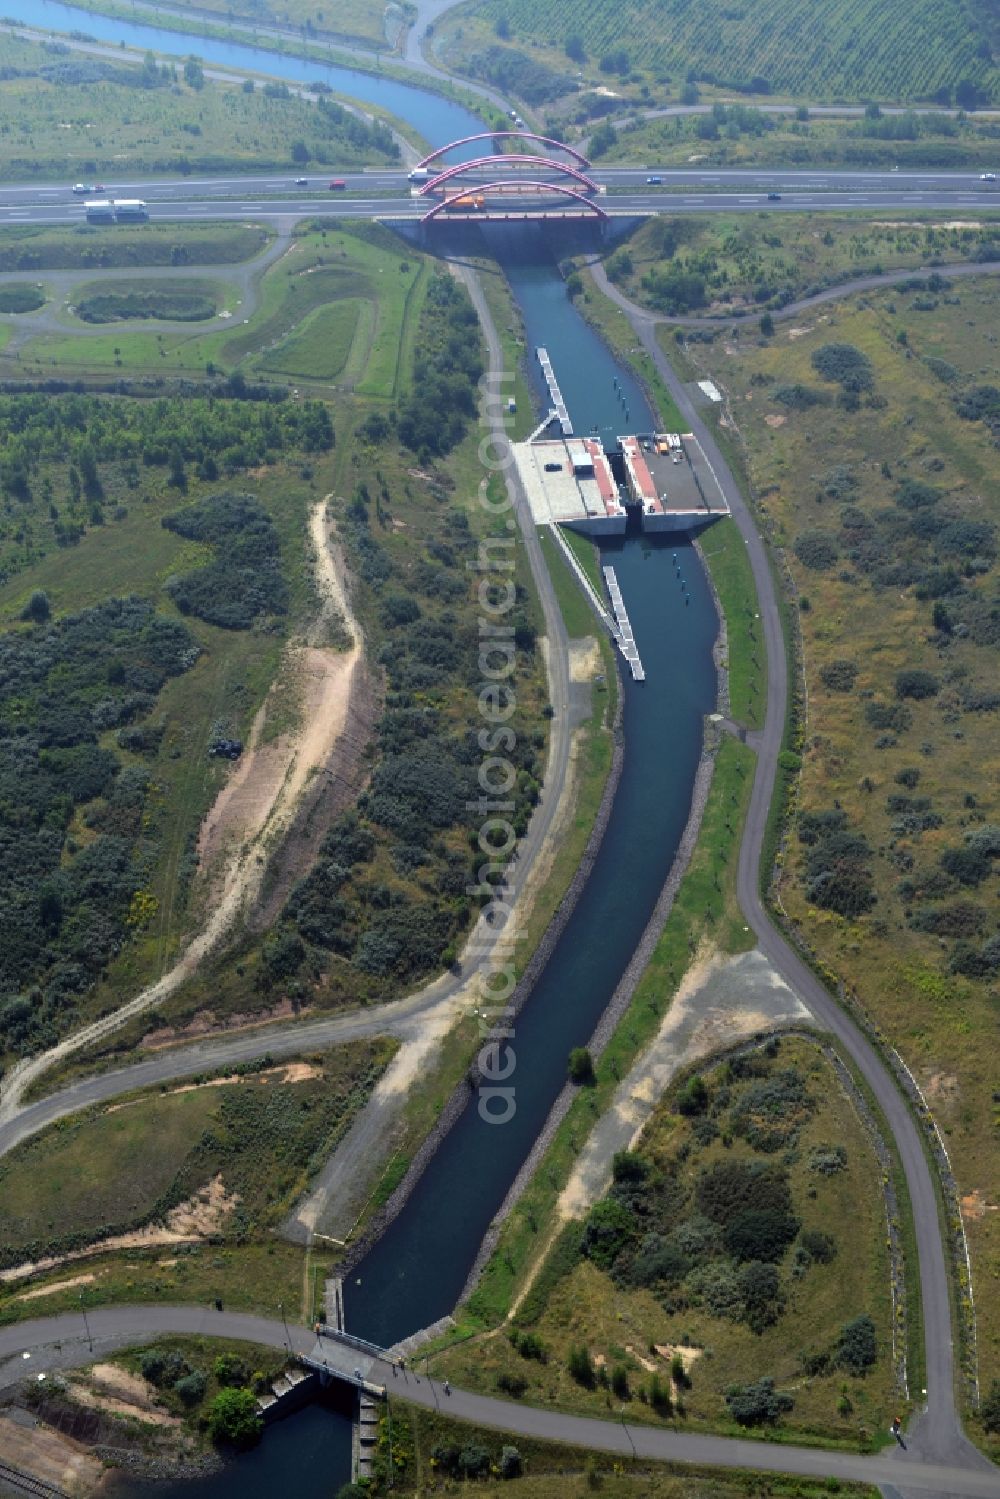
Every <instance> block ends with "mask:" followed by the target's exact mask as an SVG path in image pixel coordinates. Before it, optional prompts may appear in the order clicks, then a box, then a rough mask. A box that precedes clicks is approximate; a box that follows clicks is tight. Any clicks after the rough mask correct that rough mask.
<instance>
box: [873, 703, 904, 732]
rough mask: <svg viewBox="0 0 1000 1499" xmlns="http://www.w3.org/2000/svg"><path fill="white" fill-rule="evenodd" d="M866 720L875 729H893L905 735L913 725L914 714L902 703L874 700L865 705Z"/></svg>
mask: <svg viewBox="0 0 1000 1499" xmlns="http://www.w3.org/2000/svg"><path fill="white" fill-rule="evenodd" d="M865 718H866V719H867V720H868V722H869V723H870V724H871V726H872V728H873V729H892V730H893V731H894V732H895V733H897V734H903V733H905V732H906V730H907V729H908V728H910V727H911V725H912V723H913V714H912V713H911V712H910V709H909V708H907V707H905V706H904V704H902V703H882V702H879V701H877V700H876V699H873V700H872V701H870V702H867V703H865Z"/></svg>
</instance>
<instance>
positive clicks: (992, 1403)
mask: <svg viewBox="0 0 1000 1499" xmlns="http://www.w3.org/2000/svg"><path fill="white" fill-rule="evenodd" d="M979 1419H980V1421H982V1423H983V1430H984V1431H988V1432H990V1433H992V1434H993V1435H996V1433H997V1432H1000V1380H998V1379H995V1380H994V1381H993V1383H992V1384H991V1385H990V1390H989V1394H988V1395H984V1396H983V1400H982V1404H981V1405H980V1407H979Z"/></svg>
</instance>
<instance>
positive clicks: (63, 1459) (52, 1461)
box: [0, 1411, 104, 1495]
mask: <svg viewBox="0 0 1000 1499" xmlns="http://www.w3.org/2000/svg"><path fill="white" fill-rule="evenodd" d="M25 1414H26V1413H23V1412H21V1411H18V1413H17V1418H15V1417H14V1416H13V1415H12V1414H6V1413H5V1414H2V1415H0V1452H2V1453H3V1457H4V1461H5V1462H8V1463H10V1465H11V1467H13V1468H17V1469H18V1470H19V1471H20V1472H22V1473H30V1474H31V1475H32V1476H33V1477H34V1478H37V1479H39V1480H40V1481H41V1482H42V1483H47V1484H50V1485H51V1486H52V1488H54V1489H58V1490H60V1491H61V1492H62V1493H64V1494H73V1495H81V1494H91V1493H93V1492H94V1491H95V1489H96V1488H97V1485H98V1484H99V1483H100V1481H101V1479H102V1478H103V1476H104V1464H103V1463H101V1462H100V1461H99V1460H98V1459H97V1458H96V1457H93V1456H91V1454H90V1453H89V1452H88V1451H87V1449H86V1448H85V1447H84V1446H82V1445H81V1443H79V1442H74V1441H73V1439H72V1437H66V1436H63V1435H62V1433H61V1432H57V1431H53V1430H52V1429H51V1428H50V1427H48V1426H45V1425H44V1424H43V1423H42V1422H41V1421H34V1420H24V1421H23V1422H22V1419H21V1417H22V1416H24V1415H25Z"/></svg>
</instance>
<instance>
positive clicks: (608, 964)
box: [4, 0, 717, 1499]
mask: <svg viewBox="0 0 1000 1499" xmlns="http://www.w3.org/2000/svg"><path fill="white" fill-rule="evenodd" d="M4 4H5V6H6V10H5V15H6V16H8V17H11V18H13V19H16V20H20V21H22V22H24V23H26V24H31V25H33V26H40V25H44V26H48V27H52V28H59V29H62V30H77V31H86V32H88V33H89V34H90V35H92V36H95V37H98V38H99V39H101V40H107V41H114V42H117V41H119V40H123V41H125V42H126V43H129V44H130V45H133V46H137V47H143V48H145V47H151V48H153V49H155V50H157V51H160V52H166V53H174V54H177V55H184V54H186V53H189V52H193V53H196V54H197V55H199V56H200V57H201V58H202V59H203V60H204V61H205V62H215V63H219V64H225V65H227V66H229V67H233V68H246V69H252V70H255V71H259V72H265V73H269V74H271V75H272V76H275V77H278V78H284V79H287V80H288V81H290V82H309V81H310V80H315V79H320V78H321V79H323V81H325V82H327V83H329V85H330V87H331V88H334V89H336V91H337V92H339V93H343V94H347V95H349V96H351V97H353V98H356V99H359V100H361V101H363V102H370V103H379V104H382V105H384V107H385V108H386V109H389V110H390V111H392V112H393V113H394V114H397V115H398V116H400V117H401V118H403V119H405V120H407V121H408V122H409V123H410V124H412V125H414V126H415V127H416V128H417V129H418V130H419V131H420V132H421V134H422V135H423V136H424V137H425V139H427V140H428V141H429V142H430V143H431V144H432V145H435V146H436V145H443V144H445V143H446V142H447V141H448V140H452V139H456V138H458V137H461V136H465V135H469V134H472V133H474V132H475V131H476V130H477V129H479V128H481V122H480V121H479V120H478V119H477V118H476V117H475V116H474V115H472V114H470V113H469V112H468V111H467V110H464V109H462V108H461V106H458V105H455V104H452V103H451V102H450V101H448V100H445V99H442V98H440V97H439V96H437V95H435V94H432V93H429V92H427V91H425V90H422V89H419V88H416V87H413V86H410V85H404V84H399V83H395V82H391V81H389V80H386V79H380V78H377V77H372V76H371V75H368V74H364V73H359V72H356V71H354V70H351V69H346V68H335V67H324V66H323V65H322V64H319V63H312V62H304V61H302V60H301V59H295V58H291V57H286V56H284V55H283V54H280V53H275V52H270V51H268V50H267V49H264V48H259V49H258V48H252V47H244V46H239V45H234V44H230V43H226V42H218V41H209V40H208V39H206V38H201V37H189V36H184V35H182V34H180V33H177V32H171V31H164V30H160V29H158V28H156V27H151V26H146V25H141V24H137V23H133V22H120V21H111V20H108V19H106V18H104V17H99V16H93V15H91V14H90V13H89V12H86V11H81V10H77V9H75V8H74V7H72V6H66V5H62V4H57V3H53V0H41V3H39V0H4ZM483 234H484V250H485V252H486V253H489V254H492V255H493V256H494V257H495V258H496V259H497V260H498V261H499V262H500V263H501V264H502V265H503V268H504V271H505V272H506V274H507V277H508V279H509V281H510V284H511V287H512V290H513V293H514V296H515V297H516V299H517V301H518V303H519V305H520V308H521V312H522V316H523V319H524V326H525V333H526V338H527V343H528V346H529V348H531V349H534V348H536V347H538V346H541V345H544V346H545V347H546V348H547V349H548V351H549V354H550V357H551V359H552V363H553V367H554V369H555V373H556V377H557V379H558V380H559V383H560V386H561V388H562V391H563V395H564V397H565V400H566V403H567V406H568V409H569V412H570V415H571V417H572V419H573V422H574V426H575V429H576V430H577V431H578V432H581V433H589V432H596V433H598V434H599V435H600V436H601V437H602V439H603V440H604V441H605V443H606V445H610V444H611V443H612V442H613V440H614V438H615V436H617V435H618V434H619V433H622V432H625V431H649V430H652V429H653V428H655V426H656V425H657V424H656V422H655V421H654V418H653V415H652V413H651V411H650V409H649V406H648V403H647V401H646V398H645V395H644V393H643V391H642V389H641V387H640V386H639V385H638V383H637V382H636V380H635V378H634V376H633V375H632V374H631V372H630V371H629V370H627V369H624V368H622V367H620V366H619V365H618V364H617V362H616V361H615V359H614V357H613V356H612V354H611V352H610V350H609V349H608V347H607V346H606V345H605V344H604V343H603V341H602V340H601V339H600V338H599V337H598V335H597V334H596V333H595V332H594V331H593V330H592V329H591V328H590V326H589V325H588V324H587V323H586V322H585V321H584V320H583V318H582V317H581V316H580V315H579V313H578V312H577V310H576V308H575V307H574V305H573V302H572V300H571V299H570V297H569V296H568V295H567V292H566V287H565V284H564V282H563V280H562V277H561V276H560V274H559V270H558V267H557V265H556V263H555V261H554V259H553V255H552V249H551V244H550V243H549V242H547V241H546V239H545V238H544V237H543V235H542V233H541V231H540V230H538V229H537V228H534V227H531V226H526V225H520V226H518V225H512V224H507V225H497V226H489V227H488V228H487V227H486V226H484V228H483ZM528 363H529V377H530V379H531V381H532V383H533V385H534V387H535V390H536V394H537V396H538V398H539V404H540V405H543V404H547V400H546V392H545V390H544V385H543V383H542V380H541V375H540V371H539V368H538V365H537V360H535V359H534V357H530V358H529V361H528ZM601 560H602V562H604V563H611V564H613V565H614V567H615V569H616V572H617V574H618V578H619V581H620V583H621V587H622V592H623V595H624V598H625V602H626V605H627V607H628V611H629V615H630V618H631V621H632V626H633V630H634V634H635V639H636V643H637V645H638V648H639V651H640V654H641V656H642V660H643V664H644V666H645V670H646V681H645V682H644V683H636V682H633V681H632V679H631V677H630V675H629V673H628V672H627V671H625V672H624V675H623V693H624V700H623V727H624V735H625V740H624V743H625V751H624V763H623V768H622V775H621V780H620V782H619V785H618V789H617V791H616V794H615V799H614V803H613V807H612V813H611V818H610V821H609V823H608V827H607V831H606V833H605V835H604V839H603V841H602V844H601V847H600V851H599V853H598V856H597V859H596V861H595V864H594V867H593V869H592V871H591V874H590V876H589V878H588V880H587V882H586V884H585V886H584V888H583V891H582V893H581V895H580V898H579V901H578V902H577V905H576V906H575V908H574V910H573V912H572V914H571V915H570V918H569V921H568V923H567V926H566V928H565V930H564V932H563V934H562V936H561V937H560V939H559V940H558V942H557V943H556V946H555V948H554V950H553V952H552V954H551V956H550V958H549V960H548V962H547V964H546V966H545V968H544V970H543V971H542V973H541V975H540V977H539V979H538V982H537V983H536V985H535V988H534V990H533V992H532V994H531V996H530V998H529V999H528V1001H527V1003H526V1005H525V1006H524V1009H523V1010H522V1011H521V1013H520V1015H519V1016H518V1018H517V1021H516V1025H515V1036H514V1038H513V1042H512V1045H513V1048H514V1052H515V1055H516V1071H515V1073H514V1076H513V1085H514V1088H515V1100H516V1108H515V1112H514V1114H513V1117H512V1118H511V1119H510V1120H509V1121H508V1122H507V1123H505V1124H502V1125H495V1124H488V1123H486V1122H485V1121H484V1120H483V1119H482V1118H481V1117H480V1114H479V1112H478V1109H477V1108H476V1106H475V1104H474V1103H473V1104H471V1105H470V1106H469V1107H468V1108H466V1110H465V1111H464V1113H463V1114H462V1115H461V1117H460V1118H459V1120H458V1121H457V1123H456V1124H455V1125H454V1127H453V1128H452V1129H451V1131H450V1132H449V1134H448V1135H447V1136H446V1138H445V1140H444V1142H443V1144H442V1146H441V1148H440V1150H439V1151H438V1152H437V1154H436V1155H435V1156H434V1158H433V1160H432V1161H431V1163H430V1165H429V1166H428V1168H427V1170H426V1171H425V1172H424V1174H423V1176H422V1177H421V1179H420V1181H419V1183H418V1184H417V1187H416V1189H415V1191H414V1192H413V1194H412V1195H411V1197H410V1198H409V1200H408V1202H407V1203H406V1205H405V1206H404V1208H403V1210H402V1212H401V1213H400V1214H399V1216H398V1217H397V1218H396V1220H395V1221H394V1222H393V1223H392V1224H391V1225H390V1226H389V1228H388V1229H387V1231H386V1233H385V1234H384V1235H383V1237H382V1238H381V1239H380V1240H379V1242H378V1243H377V1244H376V1245H375V1246H374V1248H373V1249H372V1250H371V1251H370V1252H369V1254H368V1255H367V1256H366V1257H365V1259H364V1260H363V1261H362V1262H361V1263H360V1264H359V1265H358V1266H357V1267H356V1269H355V1270H354V1271H353V1272H352V1274H351V1276H350V1277H349V1281H348V1284H347V1286H346V1287H345V1305H346V1315H347V1326H348V1328H349V1329H350V1331H352V1332H355V1333H357V1334H359V1335H361V1336H364V1337H367V1338H370V1339H372V1340H373V1341H375V1342H378V1343H381V1344H383V1345H389V1344H392V1343H393V1342H395V1341H397V1340H399V1339H400V1338H403V1337H405V1336H407V1335H408V1334H409V1333H412V1332H414V1331H416V1330H417V1329H418V1328H420V1327H423V1326H426V1325H427V1324H429V1323H431V1322H433V1321H435V1320H436V1319H437V1318H439V1317H441V1316H442V1315H444V1314H445V1313H446V1312H449V1311H451V1310H452V1308H453V1307H454V1305H455V1303H456V1301H457V1299H458V1297H459V1295H460V1294H461V1291H462V1288H463V1285H464V1284H465V1281H466V1278H467V1276H468V1273H469V1270H470V1268H471V1266H472V1264H473V1262H474V1260H475V1257H476V1253H477V1251H478V1249H479V1246H480V1244H481V1242H482V1239H483V1235H484V1233H485V1232H486V1229H487V1227H488V1226H489V1224H490V1222H491V1220H492V1218H493V1217H494V1215H495V1214H496V1212H497V1209H498V1208H499V1207H500V1204H501V1203H502V1201H503V1199H504V1197H505V1195H506V1193H507V1190H508V1188H509V1186H510V1184H511V1182H512V1181H513V1179H514V1177H515V1176H516V1174H517V1171H518V1169H519V1168H520V1166H521V1165H522V1163H523V1161H524V1159H525V1157H526V1156H527V1154H528V1152H529V1150H530V1148H531V1146H532V1143H533V1142H534V1140H535V1138H536V1137H537V1135H538V1132H539V1130H540V1129H541V1127H542V1125H543V1123H544V1121H545V1118H546V1116H547V1114H548V1112H549V1109H550V1108H551V1106H552V1103H553V1102H554V1101H555V1099H556V1097H557V1096H558V1094H559V1091H560V1089H561V1088H562V1086H563V1083H564V1081H565V1077H566V1058H567V1054H568V1052H569V1050H570V1049H571V1048H572V1047H573V1046H576V1045H581V1044H583V1043H585V1042H586V1040H587V1039H588V1037H589V1036H590V1034H591V1033H592V1031H593V1029H594V1026H595V1024H596V1022H597V1020H598V1019H599V1017H600V1015H601V1013H602V1011H603V1010H604V1009H605V1007H606V1006H607V1004H608V1002H609V1000H610V998H611V996H612V994H613V992H614V990H615V987H616V985H617V983H618V981H619V979H620V978H621V975H622V973H623V971H624V969H625V968H626V966H627V964H628V962H629V959H630V958H631V956H632V953H633V951H634V949H635V947H636V944H637V943H638V941H639V938H640V936H641V934H642V931H643V929H644V927H645V926H646V923H647V921H648V920H649V917H650V915H651V913H652V910H653V907H654V905H655V903H656V900H657V897H658V895H659V892H660V889H661V888H662V886H663V883H664V881H665V879H666V877H667V875H668V873H669V871H670V868H671V865H672V863H673V860H674V857H675V854H676V851H677V847H678V844H679V841H680V837H681V834H682V832H683V829H684V826H685V823H686V820H687V817H688V813H689V809H690V803H691V792H692V786H693V782H694V775H695V771H696V769H697V765H698V760H699V757H700V754H701V747H702V729H703V720H704V715H705V714H706V713H708V712H710V711H711V710H712V709H713V707H714V706H715V690H716V684H715V671H714V666H713V662H712V645H713V642H714V639H715V634H716V629H717V621H716V617H715V610H714V606H713V603H712V599H711V595H710V592H709V588H708V584H707V581H706V579H705V576H704V573H703V571H702V568H701V565H700V562H699V559H698V557H697V554H696V553H695V551H694V549H693V547H692V546H691V543H690V540H689V539H688V538H685V537H681V536H677V537H667V538H657V539H656V540H655V541H651V540H650V539H649V538H642V537H639V536H635V537H630V538H629V539H627V540H621V541H619V542H617V543H613V544H611V545H609V546H607V547H605V548H604V549H603V551H602V558H601ZM682 580H683V583H684V584H686V587H684V586H682ZM549 794H556V790H555V788H553V789H552V790H551V791H550V792H549ZM349 1466H350V1424H349V1422H348V1420H347V1419H346V1418H345V1417H344V1416H343V1415H342V1414H341V1413H340V1412H339V1411H337V1410H336V1409H334V1408H332V1407H331V1406H328V1405H325V1404H320V1405H316V1406H313V1407H311V1408H310V1409H308V1410H306V1411H304V1412H302V1413H300V1414H298V1415H295V1416H292V1417H290V1418H289V1419H288V1420H286V1421H284V1422H281V1423H279V1424H277V1425H276V1426H274V1427H272V1428H271V1429H270V1430H268V1431H267V1433H266V1434H265V1437H264V1440H263V1442H262V1444H261V1446H260V1448H259V1449H258V1450H257V1451H256V1452H255V1453H254V1454H251V1455H248V1456H245V1457H243V1458H240V1459H238V1460H236V1461H235V1462H233V1463H231V1464H229V1465H227V1467H226V1468H225V1469H224V1470H223V1471H222V1472H220V1473H218V1474H214V1475H211V1476H208V1477H206V1478H202V1479H197V1480H193V1481H189V1482H185V1483H167V1484H163V1483H139V1482H137V1481H136V1480H134V1479H132V1478H129V1477H126V1476H124V1475H122V1476H117V1477H115V1478H114V1479H113V1480H112V1481H111V1487H110V1489H109V1493H113V1494H114V1495H115V1496H116V1499H140V1496H158V1499H255V1496H257V1495H260V1496H261V1499H263V1496H264V1495H265V1494H273V1493H275V1492H277V1491H278V1490H279V1489H285V1488H292V1489H294V1491H295V1492H296V1494H297V1499H328V1496H329V1495H330V1493H331V1492H335V1491H336V1488H337V1486H338V1485H339V1484H340V1483H343V1482H345V1481H346V1480H347V1478H348V1477H349Z"/></svg>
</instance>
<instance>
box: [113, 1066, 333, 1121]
mask: <svg viewBox="0 0 1000 1499" xmlns="http://www.w3.org/2000/svg"><path fill="white" fill-rule="evenodd" d="M322 1075H323V1073H322V1069H321V1068H319V1067H314V1066H313V1065H312V1063H311V1062H288V1063H286V1064H285V1065H284V1066H281V1067H268V1068H267V1069H266V1070H265V1071H264V1072H254V1073H253V1074H251V1075H249V1076H248V1075H246V1074H244V1073H240V1072H232V1073H230V1074H229V1076H228V1077H210V1078H209V1079H208V1081H207V1082H204V1083H182V1084H181V1085H180V1087H179V1088H168V1089H167V1090H166V1091H165V1092H163V1093H157V1095H156V1097H157V1098H173V1097H174V1096H175V1095H176V1094H177V1093H197V1092H199V1091H200V1090H201V1089H202V1088H232V1087H242V1086H243V1085H244V1084H246V1083H268V1082H271V1081H277V1082H279V1083H307V1082H308V1081H309V1080H310V1078H314V1077H322ZM146 1102H147V1099H146V1098H130V1099H129V1100H128V1101H127V1103H111V1104H108V1107H107V1108H106V1109H104V1110H103V1112H104V1113H105V1114H117V1113H118V1112H119V1111H120V1110H121V1109H134V1108H137V1107H138V1106H139V1105H140V1104H143V1103H146Z"/></svg>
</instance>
